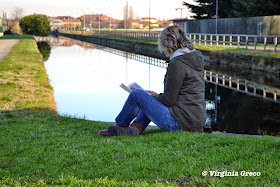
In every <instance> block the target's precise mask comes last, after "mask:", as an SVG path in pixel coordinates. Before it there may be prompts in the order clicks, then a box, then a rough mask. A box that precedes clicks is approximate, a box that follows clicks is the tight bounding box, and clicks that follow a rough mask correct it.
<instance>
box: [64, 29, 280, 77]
mask: <svg viewBox="0 0 280 187" xmlns="http://www.w3.org/2000/svg"><path fill="white" fill-rule="evenodd" d="M58 35H61V36H65V37H69V38H72V39H76V40H80V41H85V42H89V43H93V44H98V45H102V46H106V47H110V48H114V49H120V50H124V51H127V52H132V53H136V54H140V55H145V56H150V57H154V58H159V59H163V60H166V59H167V58H166V57H165V56H164V55H163V54H161V53H160V52H159V51H158V49H157V45H156V44H146V43H141V42H133V41H126V40H121V39H111V38H110V39H109V38H100V37H94V36H84V35H76V34H67V33H58ZM200 51H201V52H202V54H203V60H204V62H205V64H207V65H209V64H211V65H212V64H213V65H215V66H219V65H224V66H228V67H229V68H235V69H242V70H246V69H247V70H258V71H264V72H269V73H273V74H275V75H280V58H274V57H266V56H254V55H244V54H240V53H238V52H234V53H233V52H224V51H206V50H200Z"/></svg>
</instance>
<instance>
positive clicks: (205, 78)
mask: <svg viewBox="0 0 280 187" xmlns="http://www.w3.org/2000/svg"><path fill="white" fill-rule="evenodd" d="M204 80H207V77H206V70H204Z"/></svg>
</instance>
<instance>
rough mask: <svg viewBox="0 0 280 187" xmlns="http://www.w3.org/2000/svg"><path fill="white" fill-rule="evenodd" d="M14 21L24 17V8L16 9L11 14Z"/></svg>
mask: <svg viewBox="0 0 280 187" xmlns="http://www.w3.org/2000/svg"><path fill="white" fill-rule="evenodd" d="M11 15H12V19H14V20H20V19H21V18H22V17H23V9H22V8H19V7H17V8H15V10H14V11H13V12H12V13H11Z"/></svg>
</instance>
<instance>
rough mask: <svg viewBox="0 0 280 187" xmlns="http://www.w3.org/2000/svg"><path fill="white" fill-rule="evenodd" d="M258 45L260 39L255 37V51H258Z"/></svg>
mask: <svg viewBox="0 0 280 187" xmlns="http://www.w3.org/2000/svg"><path fill="white" fill-rule="evenodd" d="M257 44H258V38H257V37H255V44H254V49H255V50H256V49H257Z"/></svg>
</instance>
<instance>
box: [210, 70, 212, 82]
mask: <svg viewBox="0 0 280 187" xmlns="http://www.w3.org/2000/svg"><path fill="white" fill-rule="evenodd" d="M210 82H212V71H210Z"/></svg>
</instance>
